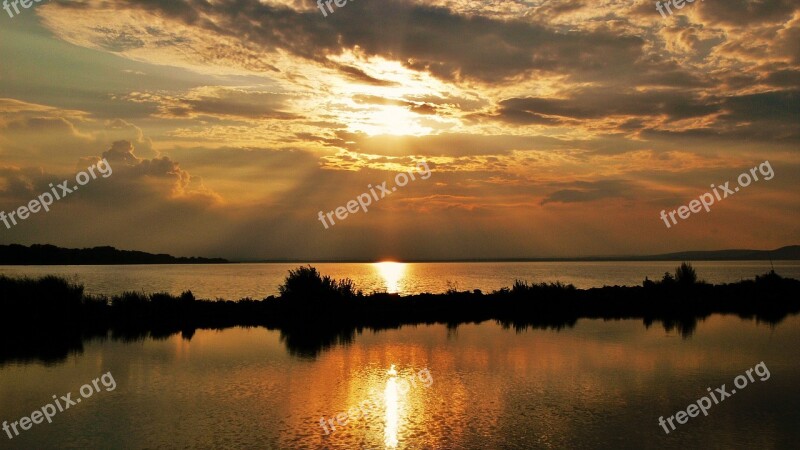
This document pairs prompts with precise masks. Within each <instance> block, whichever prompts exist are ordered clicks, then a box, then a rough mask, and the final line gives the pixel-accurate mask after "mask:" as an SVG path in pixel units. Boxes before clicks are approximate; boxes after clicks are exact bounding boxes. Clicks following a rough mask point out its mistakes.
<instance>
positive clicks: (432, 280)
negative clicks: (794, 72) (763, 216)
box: [0, 261, 800, 300]
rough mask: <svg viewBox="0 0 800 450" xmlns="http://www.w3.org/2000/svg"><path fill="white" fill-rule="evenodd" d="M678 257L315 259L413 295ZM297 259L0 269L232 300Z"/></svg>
mask: <svg viewBox="0 0 800 450" xmlns="http://www.w3.org/2000/svg"><path fill="white" fill-rule="evenodd" d="M679 264H680V263H679V262H585V263H578V262H567V263H563V262H552V263H412V264H319V263H315V264H314V266H315V267H316V268H317V269H318V270H319V271H320V272H321V273H323V274H325V275H330V276H331V277H333V278H346V277H349V278H352V279H353V280H354V281H355V282H356V286H357V287H358V288H360V289H362V290H363V291H364V292H365V293H370V292H373V291H384V290H385V291H388V292H399V293H401V294H414V293H420V292H433V293H440V292H444V291H446V290H447V289H448V288H449V287H455V288H457V289H459V290H472V289H481V290H483V291H484V292H490V291H493V290H497V289H500V288H502V287H506V286H511V285H512V284H513V283H514V280H515V279H521V280H527V281H531V282H537V283H538V282H541V281H546V282H554V281H562V282H565V283H572V284H574V285H575V286H577V287H579V288H589V287H601V286H603V285H610V286H613V285H629V286H633V285H640V284H641V283H642V280H644V277H645V276H648V277H650V278H651V279H660V278H661V277H662V276H663V275H664V272H666V271H669V272H674V269H675V266H677V265H679ZM299 265H300V264H230V265H211V266H205V265H202V266H201V265H163V266H162V265H156V266H152V265H142V266H0V273H1V274H9V275H45V274H51V273H55V274H60V275H65V276H67V277H70V278H73V279H75V280H77V281H80V282H82V283H83V284H84V285H85V286H86V290H87V292H89V293H93V294H108V295H111V294H118V293H121V292H123V291H126V290H134V291H145V292H170V293H173V294H180V293H181V292H182V291H184V290H192V292H194V294H195V295H196V296H197V297H199V298H224V299H228V300H238V299H240V298H244V297H251V298H264V297H266V296H268V295H276V294H277V293H278V286H279V285H280V284H281V283H282V282H283V279H284V278H285V277H286V275H287V273H288V271H289V269H295V268H297V267H298V266H299ZM694 267H695V268H696V270H697V273H698V275H699V277H700V278H701V279H705V280H706V281H708V282H711V283H723V282H735V281H739V280H741V279H743V278H753V277H754V276H756V275H760V274H764V273H766V272H767V271H769V270H770V263H769V262H768V261H732V262H698V263H694ZM775 269H776V270H777V272H778V273H779V274H781V275H783V276H789V277H792V278H798V279H800V263H798V262H789V261H779V262H775Z"/></svg>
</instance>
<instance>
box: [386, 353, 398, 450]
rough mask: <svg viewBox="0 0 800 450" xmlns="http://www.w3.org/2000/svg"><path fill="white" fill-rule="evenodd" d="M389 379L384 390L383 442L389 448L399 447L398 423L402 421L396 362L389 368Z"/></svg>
mask: <svg viewBox="0 0 800 450" xmlns="http://www.w3.org/2000/svg"><path fill="white" fill-rule="evenodd" d="M388 374H389V380H388V381H387V382H386V390H385V391H384V392H383V397H384V401H385V402H386V428H385V429H384V438H383V443H384V444H386V447H387V448H397V425H398V422H399V421H400V408H399V402H398V400H399V399H398V393H397V371H396V370H394V364H392V367H391V368H390V369H389V372H388Z"/></svg>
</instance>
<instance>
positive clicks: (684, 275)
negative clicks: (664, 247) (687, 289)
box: [675, 262, 697, 285]
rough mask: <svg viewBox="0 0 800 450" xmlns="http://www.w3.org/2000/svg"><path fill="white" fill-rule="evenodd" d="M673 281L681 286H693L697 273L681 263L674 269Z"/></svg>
mask: <svg viewBox="0 0 800 450" xmlns="http://www.w3.org/2000/svg"><path fill="white" fill-rule="evenodd" d="M675 281H676V282H678V283H679V284H683V285H691V284H695V283H697V272H695V270H694V268H693V267H692V265H691V264H689V263H687V262H682V263H681V265H680V266H679V267H677V268H676V269H675Z"/></svg>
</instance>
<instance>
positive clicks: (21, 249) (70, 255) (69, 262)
mask: <svg viewBox="0 0 800 450" xmlns="http://www.w3.org/2000/svg"><path fill="white" fill-rule="evenodd" d="M387 259H391V258H387ZM381 261H383V259H379V260H375V259H339V260H331V259H294V258H292V259H254V260H248V259H234V260H227V259H224V258H203V257H189V258H187V257H175V256H171V255H167V254H157V255H156V254H152V253H146V252H139V251H131V250H117V249H116V248H114V247H94V248H84V249H67V248H61V247H56V246H53V245H39V244H34V245H31V246H30V247H26V246H23V245H19V244H10V245H0V266H88V265H97V266H119V265H147V264H339V263H341V264H372V263H376V262H381ZM680 261H703V262H715V261H800V245H790V246H785V247H781V248H777V249H775V250H746V249H742V250H736V249H734V250H709V251H686V252H678V253H665V254H659V255H639V256H637V255H624V256H585V257H569V258H465V259H414V258H408V259H404V258H400V259H398V262H404V263H442V264H447V263H525V262H680Z"/></svg>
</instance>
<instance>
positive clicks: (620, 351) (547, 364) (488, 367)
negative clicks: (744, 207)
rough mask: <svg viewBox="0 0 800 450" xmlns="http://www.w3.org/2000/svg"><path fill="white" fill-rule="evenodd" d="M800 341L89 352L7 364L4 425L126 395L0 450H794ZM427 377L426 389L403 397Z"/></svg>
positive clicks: (230, 346) (485, 341)
mask: <svg viewBox="0 0 800 450" xmlns="http://www.w3.org/2000/svg"><path fill="white" fill-rule="evenodd" d="M799 339H800V318H798V317H797V316H794V317H790V318H788V319H787V320H785V321H784V322H783V323H781V324H780V325H778V326H777V327H774V328H771V327H768V326H765V325H758V324H756V323H755V322H753V321H749V320H742V319H739V318H736V317H733V316H719V315H715V316H712V317H711V318H709V319H708V320H706V321H705V322H701V323H700V324H699V326H698V328H697V330H696V332H695V334H694V335H692V336H691V337H690V338H688V339H684V338H681V337H680V336H678V335H676V333H675V332H667V331H665V330H664V329H663V328H662V327H661V326H659V325H654V326H652V327H650V328H649V329H647V328H645V327H644V326H643V325H642V323H641V322H640V321H636V320H623V321H610V322H603V321H598V320H580V321H579V322H578V323H577V325H576V326H575V327H574V328H571V329H565V330H562V331H554V330H541V329H529V330H526V331H521V332H519V333H515V332H513V331H508V330H504V329H502V328H501V327H499V326H498V325H496V324H495V323H493V322H484V323H482V324H470V325H462V326H460V327H458V328H457V329H453V328H450V329H448V328H447V327H445V326H443V325H425V326H417V327H404V328H401V329H399V330H391V331H381V332H371V331H365V332H364V333H363V334H361V335H359V336H357V337H356V339H355V340H354V341H353V342H352V343H350V344H348V345H338V346H334V347H332V348H330V349H328V350H326V351H324V352H323V353H322V354H320V355H319V356H318V357H316V358H298V357H293V356H291V355H290V354H289V353H288V352H287V350H286V348H285V347H284V345H283V343H282V341H281V337H280V334H279V332H277V331H268V330H266V329H263V328H251V329H242V328H233V329H227V330H223V331H208V330H206V331H202V330H201V331H198V332H197V333H196V334H195V335H194V337H193V338H192V339H191V340H190V341H188V340H184V339H182V338H180V337H179V336H173V337H171V338H168V339H165V340H150V339H148V340H145V341H141V342H129V343H124V342H120V341H113V340H102V341H94V342H90V343H87V344H86V345H85V346H84V349H83V351H82V352H81V353H78V354H74V355H72V356H70V357H68V358H67V360H66V361H63V362H60V363H56V364H49V365H45V364H40V363H27V364H16V363H14V364H4V365H0V420H10V421H14V420H18V419H19V418H20V417H22V416H24V415H29V414H30V413H31V412H32V411H34V410H35V409H38V408H40V407H41V406H43V405H45V404H46V403H48V402H50V401H52V400H51V398H52V395H53V394H59V395H63V394H65V393H67V392H73V393H77V391H78V389H79V388H80V387H81V386H82V385H83V384H84V383H88V382H90V381H91V380H93V379H95V378H98V377H99V376H100V375H101V374H103V373H106V372H111V374H112V375H113V378H114V380H115V382H116V388H115V389H114V390H113V391H110V392H107V391H106V390H105V389H104V388H103V385H102V384H101V385H100V387H101V389H102V390H101V392H98V393H95V394H94V395H92V396H91V397H90V398H86V399H83V401H82V402H81V403H80V404H77V405H75V406H73V407H71V408H70V409H68V410H66V411H65V412H63V413H60V414H58V415H56V416H55V417H54V419H53V423H52V424H48V423H46V422H45V423H42V424H39V425H34V426H33V428H32V429H30V430H28V431H24V432H23V433H22V435H20V436H18V437H15V438H14V440H8V439H7V437H6V436H5V435H3V434H0V448H31V449H48V448H104V449H105V448H209V449H212V448H213V449H216V448H259V449H390V450H393V449H434V448H435V449H538V448H541V449H548V448H570V449H583V448H586V449H589V448H592V449H594V448H600V449H604V448H608V449H620V448H653V449H656V448H658V449H661V448H674V449H686V448H759V449H767V448H786V449H789V448H796V443H797V442H798V439H800V428H798V427H797V424H798V423H800V385H799V384H798V383H797V380H798V379H800V365H798V363H797V359H796V346H797V342H798V340H799ZM761 361H763V362H764V363H765V364H766V366H767V368H768V369H769V371H770V374H771V376H770V378H769V379H768V380H766V381H763V382H762V381H760V380H759V378H755V381H754V382H753V383H750V384H749V385H748V386H747V387H746V388H744V389H741V390H740V392H737V393H736V394H735V395H733V396H732V397H730V398H728V399H726V400H725V401H723V402H722V403H720V404H719V405H715V406H712V408H711V409H710V410H709V415H708V416H707V417H704V416H703V415H700V416H699V417H696V418H692V419H689V422H688V423H687V424H685V425H679V426H678V428H677V430H675V431H672V432H671V433H670V434H669V435H667V434H665V433H664V431H663V430H662V429H661V428H660V427H659V425H658V423H657V420H658V418H659V416H667V417H668V416H670V415H672V414H675V413H676V412H677V411H678V410H680V409H685V408H686V407H687V406H688V405H689V404H690V403H692V402H694V401H696V400H697V399H698V398H700V397H701V396H703V395H705V394H706V393H707V391H706V388H707V387H712V388H715V387H719V386H720V385H722V384H723V383H724V384H726V385H727V389H728V391H730V389H731V387H732V384H733V380H734V378H735V377H736V376H737V375H740V374H743V373H745V371H746V370H747V369H749V368H751V367H753V366H754V365H756V364H758V363H759V362H761ZM392 364H394V365H395V366H396V368H397V369H398V377H397V378H394V379H392V377H390V376H389V375H388V374H387V370H388V369H389V367H390V366H391V365H392ZM426 368H427V369H428V371H429V374H430V380H431V383H429V384H426V383H423V382H421V380H422V378H418V379H417V380H418V381H417V384H416V386H413V385H410V384H408V385H406V386H408V389H402V390H401V389H398V386H399V385H400V382H399V381H400V380H403V379H406V380H407V379H408V378H409V377H412V376H415V375H418V374H419V371H420V370H421V369H426ZM392 380H393V381H392ZM404 383H405V382H404ZM370 390H373V392H378V393H379V401H378V403H379V407H378V408H376V409H375V411H373V412H372V413H371V414H369V415H368V416H367V417H358V416H356V419H355V420H352V421H350V422H348V423H347V424H346V425H345V426H338V428H337V430H336V431H335V432H333V433H332V434H330V435H328V436H325V434H324V431H323V429H322V427H321V426H320V424H319V420H320V417H322V416H324V417H325V418H334V417H335V416H336V415H337V414H339V413H341V412H345V411H348V410H349V409H351V408H353V407H356V406H358V405H359V403H361V402H362V401H364V400H367V399H369V398H370V395H371V394H370ZM400 391H402V392H400ZM73 398H75V394H73ZM354 411H355V410H354ZM354 414H355V412H354Z"/></svg>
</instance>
